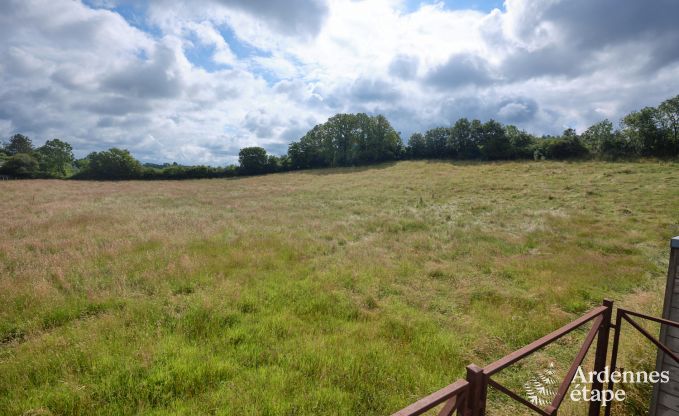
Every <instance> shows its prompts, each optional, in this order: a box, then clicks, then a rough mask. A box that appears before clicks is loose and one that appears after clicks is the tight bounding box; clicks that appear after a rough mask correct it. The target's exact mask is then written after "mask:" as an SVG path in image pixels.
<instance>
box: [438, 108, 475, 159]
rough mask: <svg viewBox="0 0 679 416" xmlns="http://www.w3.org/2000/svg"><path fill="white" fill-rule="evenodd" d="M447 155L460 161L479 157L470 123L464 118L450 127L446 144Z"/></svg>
mask: <svg viewBox="0 0 679 416" xmlns="http://www.w3.org/2000/svg"><path fill="white" fill-rule="evenodd" d="M446 147H447V148H448V153H449V154H450V155H451V156H453V157H456V158H460V159H476V158H477V157H479V155H480V153H479V146H478V143H476V141H475V137H474V134H473V131H472V123H470V122H469V120H467V119H466V118H461V119H459V120H457V121H456V122H455V124H454V125H453V127H451V129H450V132H449V135H448V142H447V143H446Z"/></svg>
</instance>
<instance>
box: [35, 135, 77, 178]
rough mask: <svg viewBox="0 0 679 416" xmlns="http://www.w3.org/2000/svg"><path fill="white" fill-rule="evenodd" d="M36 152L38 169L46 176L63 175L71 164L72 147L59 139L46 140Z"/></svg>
mask: <svg viewBox="0 0 679 416" xmlns="http://www.w3.org/2000/svg"><path fill="white" fill-rule="evenodd" d="M37 153H38V154H39V155H40V170H41V171H42V172H44V173H45V174H46V175H47V176H54V177H64V176H66V174H67V173H68V171H69V170H70V169H71V166H72V165H73V159H74V158H73V148H72V147H71V145H70V144H68V143H66V142H64V141H61V140H59V139H53V140H48V141H47V142H46V143H45V144H44V145H43V146H42V147H40V148H38V150H37Z"/></svg>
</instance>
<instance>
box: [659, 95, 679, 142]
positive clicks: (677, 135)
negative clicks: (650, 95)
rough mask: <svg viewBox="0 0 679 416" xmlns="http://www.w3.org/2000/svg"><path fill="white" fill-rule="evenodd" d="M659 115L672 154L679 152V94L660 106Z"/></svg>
mask: <svg viewBox="0 0 679 416" xmlns="http://www.w3.org/2000/svg"><path fill="white" fill-rule="evenodd" d="M658 117H659V119H660V123H661V124H662V126H663V129H664V130H665V132H666V133H665V137H666V140H667V141H668V142H669V146H668V147H669V148H670V155H677V154H679V95H677V96H676V97H674V98H670V99H668V100H665V101H663V102H662V104H660V106H658Z"/></svg>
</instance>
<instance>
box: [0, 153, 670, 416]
mask: <svg viewBox="0 0 679 416" xmlns="http://www.w3.org/2000/svg"><path fill="white" fill-rule="evenodd" d="M677 167H678V166H677V164H673V163H658V162H643V163H600V162H586V163H585V162H583V163H572V164H571V163H558V162H539V163H490V164H478V163H464V164H451V163H445V162H402V163H397V164H389V165H382V166H378V167H376V168H374V169H329V170H320V171H309V172H296V173H287V174H277V175H269V176H263V177H253V178H240V179H230V180H199V181H182V182H161V183H159V182H114V183H96V182H86V183H79V182H62V181H15V182H3V183H0V192H2V195H3V198H2V200H1V201H0V210H1V212H2V213H3V214H2V216H0V230H2V234H0V294H1V296H2V301H0V414H8V415H13V414H17V415H19V414H24V413H27V414H31V412H32V414H55V415H56V414H60V415H61V414H64V415H76V414H134V413H141V414H151V415H153V414H224V415H229V414H252V415H260V414H262V415H267V414H270V415H285V414H290V415H300V414H361V415H379V414H388V413H390V412H392V411H395V410H397V409H398V408H400V407H403V406H405V405H406V404H408V403H409V402H411V401H413V400H415V399H417V398H418V397H420V396H422V395H425V394H428V393H430V392H432V391H434V390H436V389H438V388H440V387H442V386H444V385H446V384H448V383H450V382H451V381H452V380H454V379H455V378H458V377H460V376H462V375H463V374H464V367H465V366H466V365H467V364H469V363H471V362H475V363H477V364H480V365H483V364H486V363H488V362H490V361H492V360H495V359H497V358H499V357H501V356H502V355H504V354H506V353H508V352H510V351H512V350H514V349H516V348H518V347H520V346H522V345H524V344H526V343H528V342H530V341H532V340H534V339H536V338H538V337H539V336H542V335H544V334H545V333H547V332H550V331H551V330H553V329H555V328H556V327H558V326H560V325H562V324H564V323H566V322H568V321H569V320H571V319H573V318H574V317H575V316H577V315H578V314H580V313H582V312H584V311H585V310H587V309H589V308H591V307H592V306H594V305H597V304H599V303H600V302H601V299H602V298H603V297H609V298H613V299H614V300H615V301H616V302H619V303H621V304H623V305H625V306H629V307H632V308H634V309H637V310H640V311H642V312H650V313H654V314H659V312H660V310H659V308H660V306H659V305H660V302H661V298H662V293H661V292H662V288H663V283H664V277H665V273H666V267H667V266H666V261H667V250H666V246H667V241H668V239H669V238H670V237H671V236H672V235H673V234H679V211H678V210H677V209H676V207H677V206H679V192H677V189H679V175H677V174H676V172H677ZM572 348H577V343H576V342H575V341H573V342H571V343H568V342H564V344H563V345H562V346H559V347H558V348H557V350H556V352H555V353H554V354H555V357H557V358H558V359H559V360H560V361H567V360H568V351H571V350H572ZM627 350H628V351H632V350H633V348H632V347H630V348H627ZM650 355H652V354H650ZM545 357H547V355H545V356H544V357H543V359H542V361H544V362H546V358H545ZM538 358H539V357H538ZM653 358H654V357H650V358H649V360H651V361H652V359H653ZM651 361H649V362H651ZM566 367H567V366H566ZM528 373H529V372H528V371H527V370H526V372H525V374H528ZM521 377H523V375H521ZM521 377H518V376H516V377H515V378H516V379H517V381H520V379H521ZM497 400H501V399H497ZM498 403H500V402H498ZM500 407H501V406H500ZM498 411H499V412H502V410H498ZM506 414H511V413H506Z"/></svg>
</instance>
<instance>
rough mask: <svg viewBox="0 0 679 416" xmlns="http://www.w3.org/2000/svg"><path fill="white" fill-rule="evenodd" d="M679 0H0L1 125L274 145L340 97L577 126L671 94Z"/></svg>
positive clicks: (102, 136) (161, 158) (53, 132)
mask: <svg viewBox="0 0 679 416" xmlns="http://www.w3.org/2000/svg"><path fill="white" fill-rule="evenodd" d="M677 16H679V1H676V0H649V1H639V0H505V1H504V2H502V1H495V0H447V1H419V0H287V1H279V0H146V1H139V0H82V1H80V0H2V1H0V39H2V42H0V138H2V139H4V140H6V139H7V138H9V137H10V136H11V135H12V134H14V133H23V134H26V135H28V136H29V137H31V138H32V139H33V141H34V144H37V145H40V144H42V143H44V142H45V140H48V139H51V138H61V139H63V140H66V141H68V142H69V143H71V144H72V145H73V147H74V149H75V153H76V156H78V157H83V156H84V155H86V154H87V153H89V152H92V151H99V150H105V149H108V148H110V147H120V148H125V149H128V150H130V151H131V152H132V153H133V154H134V155H135V156H136V157H137V158H138V159H140V160H142V161H145V162H174V161H177V162H179V163H183V164H209V165H215V166H217V165H226V164H230V163H234V162H236V160H237V156H238V150H239V149H240V148H242V147H246V146H262V147H264V148H265V149H267V151H269V152H271V153H274V154H282V153H285V152H286V150H287V146H288V144H289V143H290V142H292V141H295V140H298V139H299V138H300V137H301V136H302V135H303V134H304V133H305V132H306V131H307V130H308V129H310V128H311V127H313V126H314V125H316V124H319V123H322V122H324V121H325V120H327V119H328V118H329V117H330V116H332V115H334V114H336V113H341V112H351V113H356V112H365V113H368V114H384V115H385V116H387V118H388V119H389V120H390V121H391V123H392V125H393V126H394V128H395V129H396V130H397V131H399V132H401V135H402V138H403V140H404V141H407V139H408V137H409V136H410V134H412V133H414V132H417V131H424V130H426V129H427V128H431V127H435V126H448V125H451V124H452V123H454V122H455V120H457V119H458V118H460V117H468V118H479V119H482V120H487V119H490V118H493V119H496V120H499V121H501V122H503V123H509V124H514V125H517V126H518V127H520V128H523V129H526V130H528V131H530V132H532V133H535V134H555V133H560V132H561V131H563V130H564V129H565V128H569V127H572V128H575V129H577V130H578V131H583V130H584V129H586V128H587V127H588V126H589V125H591V124H593V123H595V122H597V121H600V120H602V119H605V118H608V119H610V120H611V121H613V122H614V123H617V122H618V121H619V120H620V118H621V117H622V116H623V115H624V114H626V113H628V112H630V111H632V110H635V109H639V108H642V107H644V106H648V105H653V106H655V105H657V104H659V103H660V102H662V101H663V100H665V99H667V98H670V97H673V96H675V95H677V94H679V47H677V45H679V25H677V24H676V17H677Z"/></svg>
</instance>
